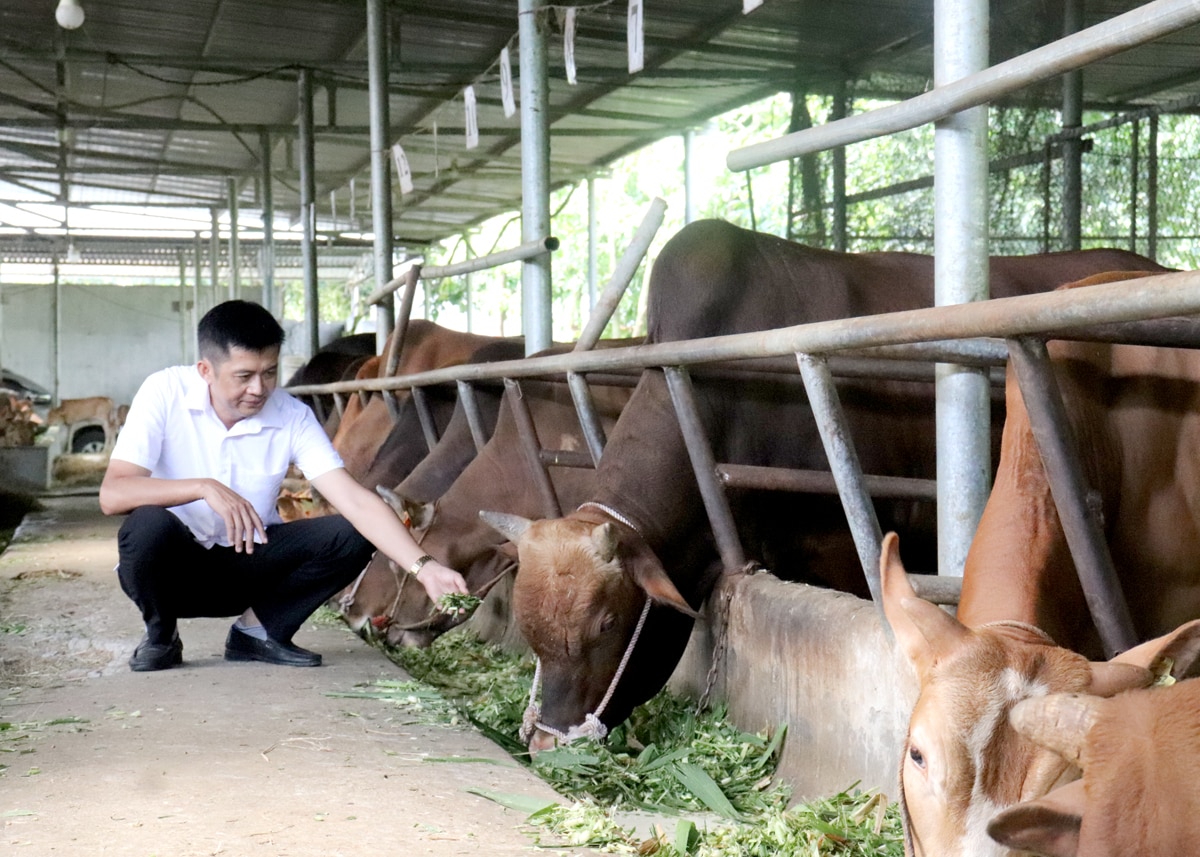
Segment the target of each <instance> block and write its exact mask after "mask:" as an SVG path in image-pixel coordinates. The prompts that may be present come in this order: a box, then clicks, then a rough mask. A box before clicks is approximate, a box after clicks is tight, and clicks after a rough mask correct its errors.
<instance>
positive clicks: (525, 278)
mask: <svg viewBox="0 0 1200 857" xmlns="http://www.w3.org/2000/svg"><path fill="white" fill-rule="evenodd" d="M517 15H518V19H519V21H518V27H517V32H518V37H519V39H520V49H521V63H520V69H521V236H522V239H521V240H522V241H533V240H535V239H537V238H541V237H542V236H543V235H549V234H550V120H549V97H550V84H549V79H548V75H547V70H546V33H545V29H544V27H543V20H542V16H543V12H542V4H541V0H518V3H517ZM521 326H522V328H523V330H524V333H525V353H526V354H533V353H534V352H537V351H542V350H544V349H546V348H549V347H550V345H551V342H552V330H553V320H552V317H551V292H550V256H549V255H548V254H546V255H543V256H537V257H534V258H532V259H527V260H525V262H523V263H522V265H521Z"/></svg>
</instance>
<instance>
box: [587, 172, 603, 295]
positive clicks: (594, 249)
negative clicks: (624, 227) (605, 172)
mask: <svg viewBox="0 0 1200 857" xmlns="http://www.w3.org/2000/svg"><path fill="white" fill-rule="evenodd" d="M587 192H588V257H587V259H588V261H587V272H588V273H587V286H588V309H589V310H590V309H592V308H593V307H595V306H596V284H597V282H598V281H599V278H600V273H599V268H598V264H597V263H598V261H599V255H600V254H599V243H600V227H599V224H598V223H597V222H596V179H595V178H593V177H592V176H588V180H587Z"/></svg>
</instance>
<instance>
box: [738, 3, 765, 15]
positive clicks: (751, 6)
mask: <svg viewBox="0 0 1200 857" xmlns="http://www.w3.org/2000/svg"><path fill="white" fill-rule="evenodd" d="M762 4H763V0H742V14H743V15H749V14H750V13H751V12H753V11H754V10H755V9H757V8H758V7H759V6H761V5H762Z"/></svg>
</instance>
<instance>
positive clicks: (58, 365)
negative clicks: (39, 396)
mask: <svg viewBox="0 0 1200 857" xmlns="http://www.w3.org/2000/svg"><path fill="white" fill-rule="evenodd" d="M53 296H54V297H53V300H54V307H53V310H52V315H53V316H54V333H53V337H52V340H51V341H52V342H53V345H54V347H53V351H54V373H53V374H54V379H53V383H52V384H51V388H50V389H51V392H52V393H53V394H54V404H55V405H60V404H62V391H61V390H60V389H59V385H60V384H61V381H62V280H61V279H60V277H59V270H58V253H57V252H56V253H55V254H54V292H53ZM69 428H70V426H68V429H69Z"/></svg>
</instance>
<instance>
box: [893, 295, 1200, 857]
mask: <svg viewBox="0 0 1200 857" xmlns="http://www.w3.org/2000/svg"><path fill="white" fill-rule="evenodd" d="M1129 276H1132V275H1129ZM1095 279H1098V280H1100V281H1105V280H1109V279H1112V278H1111V277H1100V278H1094V279H1093V280H1086V281H1084V282H1083V283H1078V284H1074V285H1075V286H1080V285H1086V284H1087V283H1089V282H1093V281H1095ZM1048 347H1049V351H1050V355H1051V358H1052V361H1053V364H1054V367H1055V370H1056V375H1057V378H1058V381H1059V385H1060V388H1061V390H1062V394H1063V403H1064V406H1065V407H1066V410H1067V413H1068V414H1069V417H1070V422H1071V427H1072V429H1073V432H1074V435H1075V438H1076V442H1077V445H1078V448H1079V451H1080V455H1081V459H1082V464H1083V468H1084V471H1085V473H1086V474H1087V480H1088V482H1089V484H1090V485H1091V487H1092V488H1093V489H1094V491H1095V492H1096V498H1097V501H1098V502H1099V504H1100V506H1101V507H1102V516H1103V520H1104V529H1105V535H1106V539H1107V542H1108V546H1109V550H1110V552H1111V553H1112V557H1113V562H1114V565H1115V568H1116V571H1117V574H1118V576H1119V577H1120V579H1121V582H1122V588H1123V589H1124V592H1125V594H1126V597H1127V599H1128V602H1129V607H1130V612H1131V614H1132V617H1133V620H1134V623H1135V631H1136V634H1137V636H1138V639H1146V638H1149V637H1153V636H1154V635H1156V634H1162V633H1165V632H1166V631H1168V630H1169V629H1171V628H1176V627H1178V626H1179V625H1180V624H1181V623H1183V622H1185V621H1187V620H1189V619H1191V618H1193V617H1195V616H1197V615H1200V508H1198V507H1197V506H1196V505H1195V504H1194V502H1193V500H1192V498H1193V497H1194V496H1195V494H1196V491H1197V488H1198V487H1200V481H1198V480H1200V474H1197V472H1196V468H1195V466H1194V462H1195V450H1196V448H1197V445H1198V444H1200V421H1198V420H1197V417H1196V415H1197V414H1200V352H1196V351H1193V350H1189V349H1175V348H1150V347H1145V346H1133V345H1107V344H1094V343H1082V342H1068V341H1062V342H1051V343H1049V346H1048ZM1007 405H1008V418H1007V420H1006V422H1005V426H1004V437H1003V442H1002V450H1001V454H1000V462H999V470H998V472H997V476H996V483H995V487H994V488H993V490H992V494H991V496H990V498H989V500H988V503H987V506H986V508H985V510H984V514H983V517H982V519H981V521H980V524H979V528H978V530H977V531H976V535H975V538H974V540H973V542H972V545H971V550H970V552H969V554H968V556H967V562H966V568H965V570H964V578H963V589H962V598H961V601H960V603H959V607H958V623H960V626H961V627H962V628H964V629H971V630H970V631H967V630H964V632H963V633H962V634H959V635H958V636H957V640H958V642H959V644H960V645H961V650H960V649H959V647H958V646H955V645H952V643H953V641H954V639H956V638H953V637H951V638H948V639H949V640H950V641H951V642H947V643H946V644H944V645H942V646H939V647H926V646H925V645H924V644H922V643H921V640H920V639H919V638H917V639H916V641H915V644H914V645H913V646H911V647H909V649H908V653H909V657H910V659H912V660H913V661H914V663H915V664H916V665H917V671H918V674H919V676H920V679H921V682H920V683H921V693H920V697H919V699H918V701H917V704H916V707H915V708H914V710H913V714H912V718H911V721H910V727H909V737H908V744H907V749H906V754H907V755H906V757H905V760H904V763H903V768H902V773H901V778H902V785H903V791H904V794H905V797H906V803H907V806H908V816H909V829H910V836H911V838H912V840H913V842H914V843H922V842H923V843H926V850H925V853H934V854H960V853H972V854H974V853H987V852H980V851H977V850H975V848H976V846H977V845H978V843H980V842H982V841H983V839H984V825H985V824H986V822H987V820H988V818H989V817H990V816H991V815H992V814H993V813H994V812H996V811H997V810H1000V809H1003V808H1005V807H1006V806H1010V805H1012V804H1014V803H1016V802H1017V801H1018V800H1026V799H1030V798H1034V797H1037V796H1038V795H1039V794H1042V793H1044V792H1045V791H1046V790H1047V789H1048V788H1049V787H1050V785H1051V783H1050V782H1049V781H1047V780H1046V778H1045V777H1044V776H1041V774H1039V771H1040V770H1041V769H1042V768H1043V767H1045V766H1047V765H1051V763H1050V762H1047V761H1046V760H1047V757H1048V754H1046V753H1038V752H1036V751H1035V750H1034V749H1033V748H1032V747H1031V746H1030V745H1029V744H1028V743H1027V742H1021V741H1015V740H1012V738H1011V737H1006V736H1008V734H1009V733H1008V732H1007V726H1006V723H1005V721H1004V718H1003V714H1004V712H1006V711H1007V710H1008V709H1009V708H1010V707H1011V706H1012V705H1014V704H1015V703H1017V702H1019V701H1020V700H1021V699H1022V698H1024V697H1025V696H1028V695H1032V694H1034V693H1046V692H1067V693H1070V692H1078V691H1080V690H1081V688H1080V687H1079V686H1078V683H1077V682H1073V681H1070V680H1067V679H1064V678H1063V677H1062V676H1061V675H1060V673H1059V672H1058V671H1057V667H1056V666H1055V665H1056V664H1059V663H1062V662H1064V661H1077V660H1078V659H1079V656H1078V655H1076V654H1074V653H1075V652H1083V653H1085V654H1093V655H1094V654H1096V653H1098V652H1099V647H1098V642H1097V634H1096V631H1095V628H1094V627H1093V626H1092V622H1091V619H1090V614H1089V612H1088V609H1087V606H1086V603H1085V601H1084V597H1083V592H1082V589H1081V587H1080V585H1079V581H1078V578H1077V575H1076V571H1075V567H1074V564H1073V563H1072V561H1071V557H1070V554H1069V552H1068V549H1067V545H1066V538H1065V535H1064V533H1063V529H1062V525H1061V523H1060V521H1059V519H1058V514H1057V511H1056V509H1055V505H1054V501H1053V498H1052V496H1051V494H1050V486H1049V484H1048V482H1047V478H1046V474H1045V471H1044V469H1043V467H1042V462H1041V458H1040V455H1039V453H1038V450H1037V445H1036V442H1035V440H1034V436H1033V431H1032V429H1031V427H1030V424H1029V416H1028V413H1027V412H1026V410H1025V406H1024V402H1023V400H1022V398H1021V395H1020V391H1019V390H1018V388H1017V385H1016V382H1015V379H1014V377H1013V376H1012V374H1011V372H1010V376H1009V382H1008V389H1007ZM892 604H893V607H895V605H896V602H895V600H893V602H892ZM894 616H902V614H901V613H897V612H896V611H895V610H894V609H892V610H889V612H888V617H889V621H890V622H891V624H892V626H893V628H894V629H895V628H896V624H897V620H896V619H895V618H894ZM997 626H999V627H1003V628H1006V629H1009V630H1008V631H1007V632H1006V633H1004V634H995V633H992V634H988V635H983V634H981V633H977V632H979V631H981V629H983V628H995V627H997ZM1017 628H1020V629H1024V630H1022V631H1020V632H1018V631H1017V630H1013V629H1017ZM900 636H901V634H900V632H899V631H897V637H900ZM985 639H986V640H987V641H988V642H987V645H986V646H985V645H984V644H983V642H982V641H983V640H985ZM1051 640H1053V641H1054V643H1057V644H1058V645H1055V644H1054V643H1051V642H1050V641H1051ZM1058 646H1062V647H1064V648H1059V647H1058ZM931 649H935V650H934V651H931ZM930 658H935V659H937V660H938V661H941V662H944V663H945V666H944V667H939V668H938V669H935V670H928V669H924V668H922V665H921V664H922V662H923V661H926V660H929V659H930ZM953 665H966V666H963V668H961V669H960V668H954V667H953ZM984 713H986V717H984V716H983V715H984ZM914 758H919V759H920V760H921V764H917V763H916V762H915V761H914ZM926 784H935V785H936V787H934V785H928V786H926ZM966 843H971V844H970V845H968V844H966ZM993 850H994V849H993ZM918 853H921V852H920V851H919V850H918ZM997 853H999V852H997Z"/></svg>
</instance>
